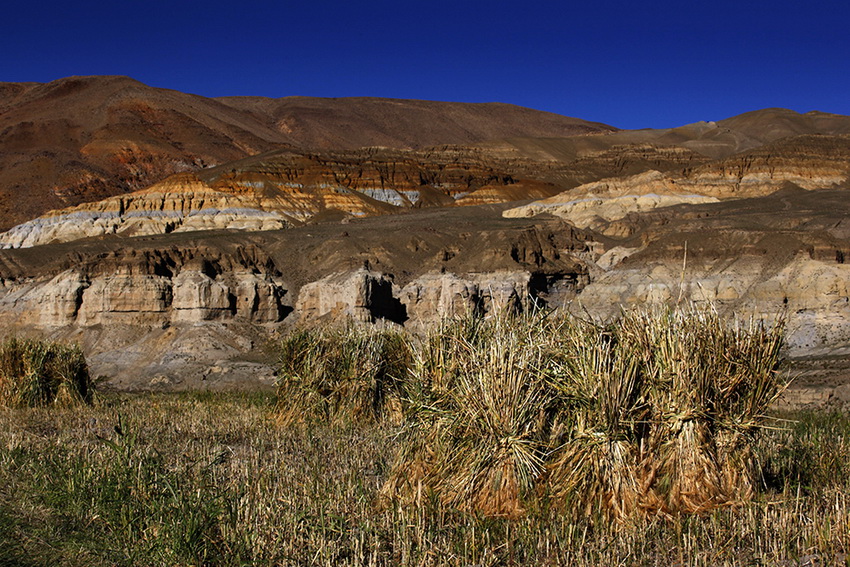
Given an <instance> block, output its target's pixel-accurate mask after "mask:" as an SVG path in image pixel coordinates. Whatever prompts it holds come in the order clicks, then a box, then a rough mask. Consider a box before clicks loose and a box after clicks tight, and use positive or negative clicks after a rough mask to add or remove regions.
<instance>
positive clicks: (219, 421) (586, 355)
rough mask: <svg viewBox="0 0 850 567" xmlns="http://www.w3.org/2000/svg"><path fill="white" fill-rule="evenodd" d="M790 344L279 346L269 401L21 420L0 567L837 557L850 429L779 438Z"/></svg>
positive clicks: (11, 444)
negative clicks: (783, 355) (772, 409)
mask: <svg viewBox="0 0 850 567" xmlns="http://www.w3.org/2000/svg"><path fill="white" fill-rule="evenodd" d="M780 336H781V334H780V330H779V328H778V327H763V326H760V325H758V324H752V325H749V324H748V325H745V326H740V325H739V326H737V327H736V326H734V325H732V326H727V325H725V324H723V323H722V322H721V321H720V320H718V319H717V318H716V317H715V316H714V315H713V314H712V313H710V312H701V311H658V312H643V313H631V314H628V315H627V316H626V317H625V318H624V319H623V320H622V321H621V322H620V323H618V324H617V325H606V326H600V325H595V324H591V323H587V322H582V321H580V320H577V319H555V318H545V317H544V318H536V319H523V320H515V321H508V320H494V321H484V320H480V319H475V318H469V319H464V320H458V321H451V322H446V323H445V324H444V325H443V326H442V327H441V328H439V329H436V330H435V331H434V332H432V333H430V334H428V335H427V336H425V337H421V338H419V339H412V338H410V337H408V336H406V335H402V334H399V333H395V332H392V331H369V332H366V333H361V332H359V331H357V330H356V329H353V328H344V329H323V330H317V331H303V332H301V333H300V334H299V333H296V334H293V335H292V336H290V337H289V338H288V339H287V340H286V341H285V342H284V344H283V353H284V358H283V360H282V364H283V367H282V372H281V384H280V391H279V394H278V395H277V396H272V395H264V394H256V395H244V394H241V395H237V394H218V395H212V394H180V395H177V394H172V395H164V394H158V395H155V394H136V395H129V394H127V395H115V394H112V395H100V396H98V399H97V400H96V401H95V403H94V404H92V405H87V406H79V407H76V408H64V407H61V406H52V407H50V408H43V407H42V408H38V407H36V408H26V407H16V408H10V409H5V410H3V411H0V565H5V564H12V565H55V564H63V565H95V566H96V565H189V564H191V565H248V564H250V565H417V566H418V565H530V564H542V565H604V564H612V565H669V564H687V565H749V564H777V565H802V564H845V563H846V562H847V558H848V555H847V554H848V552H850V416H848V415H847V414H842V413H826V412H820V413H815V412H807V413H797V414H793V415H782V416H774V418H772V419H771V420H769V421H766V418H765V413H766V410H767V406H768V405H769V402H770V400H771V399H772V398H773V396H774V395H775V393H776V392H777V391H778V390H779V389H780V388H781V386H782V382H781V379H780V376H779V375H778V374H777V373H776V372H775V362H776V358H777V356H778V348H779V347H778V341H779V338H780ZM355 347H356V352H353V351H354V350H355ZM712 369H714V370H722V373H720V372H712V371H711V370H712ZM765 425H769V427H765Z"/></svg>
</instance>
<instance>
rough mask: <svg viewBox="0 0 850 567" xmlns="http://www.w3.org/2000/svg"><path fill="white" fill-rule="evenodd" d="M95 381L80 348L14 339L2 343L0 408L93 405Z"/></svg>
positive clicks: (0, 357) (0, 356)
mask: <svg viewBox="0 0 850 567" xmlns="http://www.w3.org/2000/svg"><path fill="white" fill-rule="evenodd" d="M91 397H92V382H91V378H90V376H89V370H88V365H87V364H86V359H85V356H83V351H82V350H81V349H80V347H79V346H77V345H74V346H67V345H62V344H59V343H53V342H50V341H43V340H38V339H20V338H17V337H11V338H8V339H6V340H5V341H4V342H3V343H2V344H0V406H5V407H11V408H16V407H43V406H50V405H56V404H59V405H75V404H79V403H90V402H91Z"/></svg>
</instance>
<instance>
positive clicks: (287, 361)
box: [276, 325, 412, 425]
mask: <svg viewBox="0 0 850 567" xmlns="http://www.w3.org/2000/svg"><path fill="white" fill-rule="evenodd" d="M411 356H412V355H411V348H410V341H409V339H408V337H407V336H405V335H403V334H401V333H399V332H396V331H392V330H374V329H358V328H356V327H354V326H352V325H349V326H344V327H337V328H323V329H302V330H298V331H295V332H293V333H292V334H290V335H289V336H287V337H286V338H285V339H284V340H283V342H282V344H281V355H280V378H279V379H278V390H277V394H278V404H277V412H276V413H277V416H278V419H279V420H280V421H281V422H282V423H294V422H303V421H304V420H305V419H306V420H311V419H312V420H319V421H321V422H324V423H331V424H340V425H342V424H347V423H352V422H353V423H373V422H376V421H380V420H383V419H389V420H390V421H391V422H393V421H394V422H396V423H399V422H400V421H401V419H402V417H401V416H402V409H401V400H402V399H403V398H404V397H405V395H404V392H403V388H404V385H405V383H406V378H407V374H408V371H409V368H410V364H411Z"/></svg>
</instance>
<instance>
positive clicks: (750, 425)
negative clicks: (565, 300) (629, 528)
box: [384, 306, 785, 523]
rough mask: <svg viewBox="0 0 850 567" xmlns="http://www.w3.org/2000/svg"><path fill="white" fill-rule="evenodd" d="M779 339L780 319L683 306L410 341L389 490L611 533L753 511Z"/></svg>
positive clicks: (535, 319)
mask: <svg viewBox="0 0 850 567" xmlns="http://www.w3.org/2000/svg"><path fill="white" fill-rule="evenodd" d="M782 333H783V323H782V321H774V322H771V323H770V324H764V323H760V322H756V321H749V322H740V321H724V320H722V319H721V318H720V317H719V316H718V315H717V314H716V312H714V311H712V310H711V309H706V308H696V307H692V306H691V307H676V308H649V309H637V310H633V311H627V312H624V313H623V314H622V316H621V318H620V319H619V320H618V321H616V322H613V323H611V324H608V325H601V324H597V323H594V322H589V321H584V320H581V319H578V318H575V317H571V316H569V315H566V316H558V317H555V316H552V315H551V314H542V315H541V314H537V315H532V316H521V317H511V316H499V317H494V318H491V319H487V320H482V319H475V318H472V317H466V318H461V319H457V320H455V321H452V322H447V323H444V324H443V325H441V326H439V327H438V328H437V329H436V330H434V331H433V332H432V333H430V334H429V335H427V336H426V337H424V338H423V339H422V340H421V341H419V342H418V343H416V344H415V348H414V350H415V353H416V354H415V355H414V357H413V359H414V360H415V364H414V366H413V368H412V372H411V373H410V382H411V383H412V384H414V385H413V386H411V387H408V388H407V391H409V392H415V393H416V396H415V399H413V400H411V401H410V403H408V404H407V407H408V412H407V428H406V430H405V432H404V434H403V441H402V449H401V452H400V454H399V458H398V459H397V460H396V464H395V468H394V472H392V473H391V475H390V478H389V481H388V483H387V486H386V487H385V490H384V493H385V495H386V496H387V497H389V498H396V499H398V500H400V501H405V502H411V501H421V499H422V498H421V493H422V492H423V491H425V492H426V493H428V492H430V493H433V494H434V495H435V496H436V497H437V498H438V499H439V500H440V501H441V502H443V503H444V504H446V505H448V506H452V507H455V508H458V509H464V510H475V511H477V512H480V513H483V514H485V515H488V516H506V517H518V516H521V515H522V514H524V513H525V511H526V508H527V504H528V503H529V502H530V501H533V502H531V503H532V504H533V505H534V506H538V507H539V506H551V507H554V508H556V509H559V510H561V511H562V513H566V514H568V515H571V516H576V515H584V516H587V515H590V516H593V517H599V518H606V519H608V520H615V521H616V522H619V523H628V522H631V521H633V520H634V518H635V517H637V516H655V515H662V516H665V517H673V516H676V515H679V514H702V513H706V512H708V511H710V510H713V509H716V508H718V507H723V506H728V505H731V504H737V503H740V502H744V501H747V500H749V499H751V498H752V496H753V491H754V486H755V483H756V480H757V479H756V473H757V471H756V467H755V466H754V464H753V459H752V454H751V452H752V451H751V446H752V443H753V439H754V437H755V435H756V434H757V432H758V431H759V429H760V428H761V427H763V426H764V424H765V422H766V419H767V416H766V411H767V409H768V407H769V405H770V404H771V403H772V402H773V401H774V400H775V399H776V397H777V396H778V395H779V394H780V393H781V391H782V389H783V388H784V386H785V384H784V383H783V381H782V379H781V377H780V376H779V374H778V371H777V368H778V366H779V363H780V360H781V357H780V351H781V346H782ZM414 493H415V497H414V496H413V494H414ZM543 501H545V502H543Z"/></svg>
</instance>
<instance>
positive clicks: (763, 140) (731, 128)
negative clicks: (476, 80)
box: [486, 108, 850, 162]
mask: <svg viewBox="0 0 850 567" xmlns="http://www.w3.org/2000/svg"><path fill="white" fill-rule="evenodd" d="M817 134H825V135H842V134H850V116H842V115H840V114H827V113H825V112H816V111H815V112H807V113H805V114H800V113H798V112H795V111H793V110H787V109H784V108H767V109H764V110H756V111H753V112H747V113H744V114H741V115H738V116H733V117H731V118H727V119H725V120H720V121H717V122H696V123H693V124H687V125H685V126H680V127H678V128H664V129H656V130H652V129H646V130H620V131H618V132H613V133H610V134H608V135H606V136H584V137H581V136H573V137H567V138H539V137H537V138H526V137H511V138H506V139H503V140H493V141H491V142H488V143H487V144H486V146H487V147H488V148H490V149H491V150H502V151H505V150H513V151H515V152H518V154H519V155H521V156H523V157H527V158H532V159H538V160H546V159H550V160H557V161H563V162H571V161H573V160H576V159H579V158H582V157H584V156H587V155H590V154H595V153H599V152H602V151H606V150H610V149H611V148H613V147H615V146H623V145H629V144H632V145H634V144H638V145H640V144H643V145H654V146H662V147H671V146H672V147H679V148H687V149H689V150H692V151H693V152H696V153H697V154H700V155H702V156H705V157H706V158H712V159H720V158H725V157H729V156H731V155H733V154H738V153H741V152H744V151H746V150H750V149H753V148H757V147H759V146H762V145H764V144H768V143H771V142H775V141H778V140H780V139H782V138H787V137H793V136H802V135H817Z"/></svg>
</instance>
